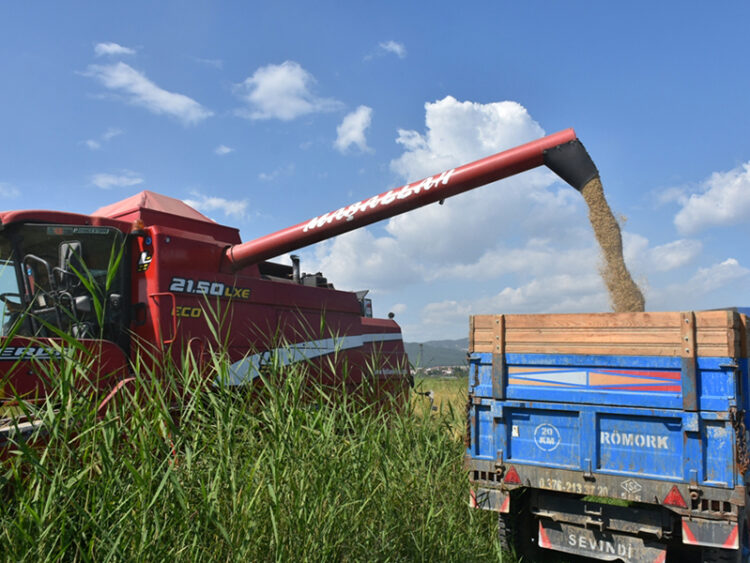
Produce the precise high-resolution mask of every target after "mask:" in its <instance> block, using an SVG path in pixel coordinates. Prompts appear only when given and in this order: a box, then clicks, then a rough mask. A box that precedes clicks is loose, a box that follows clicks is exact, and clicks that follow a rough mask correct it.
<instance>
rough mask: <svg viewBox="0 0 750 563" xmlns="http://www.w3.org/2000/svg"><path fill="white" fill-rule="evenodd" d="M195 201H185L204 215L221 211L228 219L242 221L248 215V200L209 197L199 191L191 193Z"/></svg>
mask: <svg viewBox="0 0 750 563" xmlns="http://www.w3.org/2000/svg"><path fill="white" fill-rule="evenodd" d="M190 195H192V196H193V198H195V199H192V198H191V199H184V200H183V201H184V202H185V203H186V204H188V205H189V206H190V207H192V208H194V209H197V210H198V211H201V212H203V213H211V212H213V211H221V212H222V213H223V214H224V215H226V216H227V217H234V218H238V219H242V218H244V217H245V214H246V213H247V200H245V199H242V200H231V199H225V198H223V197H216V196H207V195H205V194H202V193H200V192H198V191H192V192H190Z"/></svg>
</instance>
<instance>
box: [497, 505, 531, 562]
mask: <svg viewBox="0 0 750 563" xmlns="http://www.w3.org/2000/svg"><path fill="white" fill-rule="evenodd" d="M519 492H521V491H519ZM524 492H525V491H523V492H521V494H519V495H517V496H516V495H514V496H513V497H512V498H511V503H510V506H511V511H510V512H509V513H507V514H504V513H502V512H501V513H499V514H498V519H497V540H498V543H499V544H500V548H501V549H502V550H503V551H505V552H507V553H510V554H512V555H514V556H516V557H520V556H524V557H525V560H526V561H535V559H534V554H535V553H536V551H537V549H536V534H535V533H534V532H535V531H536V530H535V529H534V528H533V525H532V524H533V518H532V517H531V512H530V511H529V505H528V495H527V494H523V493H524Z"/></svg>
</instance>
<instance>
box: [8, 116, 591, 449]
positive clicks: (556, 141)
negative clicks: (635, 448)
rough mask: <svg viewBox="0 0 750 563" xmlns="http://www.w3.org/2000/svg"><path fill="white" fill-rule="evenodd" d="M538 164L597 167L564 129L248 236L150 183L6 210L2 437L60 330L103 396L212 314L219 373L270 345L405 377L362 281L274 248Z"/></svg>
mask: <svg viewBox="0 0 750 563" xmlns="http://www.w3.org/2000/svg"><path fill="white" fill-rule="evenodd" d="M542 164H546V165H547V166H548V167H550V168H551V169H552V170H554V171H555V172H557V173H558V174H559V175H560V176H561V177H562V178H563V179H564V180H566V181H567V182H568V183H570V184H571V185H572V186H573V187H575V188H576V189H580V188H581V187H582V186H583V185H584V184H585V183H586V182H587V181H588V180H590V179H591V178H593V177H594V176H595V175H597V174H598V172H597V170H596V168H595V166H594V164H593V162H592V161H591V159H590V158H589V157H588V154H587V153H586V151H585V149H584V148H583V146H582V145H581V143H580V142H579V141H578V140H577V138H576V135H575V132H574V131H573V130H572V129H567V130H565V131H561V132H559V133H555V134H553V135H549V136H547V137H544V138H542V139H539V140H537V141H533V142H531V143H527V144H525V145H522V146H519V147H516V148H513V149H510V150H507V151H504V152H501V153H498V154H496V155H494V156H490V157H487V158H484V159H482V160H478V161H476V162H472V163H470V164H466V165H464V166H461V167H459V168H454V169H451V170H447V171H445V172H442V173H441V174H439V175H437V176H432V177H429V178H425V179H423V180H421V181H419V182H413V183H409V184H406V185H404V186H401V187H399V188H396V189H392V190H389V191H387V192H385V193H382V194H380V195H377V196H374V197H372V198H370V199H367V200H363V201H359V202H356V203H353V204H351V205H349V206H346V207H342V208H340V209H338V210H336V211H332V212H330V213H326V214H324V215H321V216H317V217H314V218H313V219H311V220H309V221H305V222H302V223H299V224H298V225H295V226H293V227H289V228H286V229H283V230H281V231H278V232H276V233H273V234H270V235H267V236H264V237H261V238H259V239H256V240H253V241H250V242H246V243H241V241H240V239H239V233H238V231H237V229H234V228H231V227H227V226H223V225H219V224H217V223H215V222H214V221H212V220H210V219H208V218H207V217H205V216H203V215H201V214H200V213H198V212H197V211H195V210H194V209H192V208H190V207H188V206H187V205H185V204H184V203H182V202H181V201H179V200H175V199H172V198H169V197H165V196H162V195H158V194H155V193H152V192H147V191H146V192H141V193H140V194H137V195H135V196H133V197H131V198H129V199H126V200H124V201H121V202H119V203H116V204H113V205H110V206H108V207H105V208H102V209H99V210H98V211H96V212H95V213H94V214H92V215H90V216H89V215H78V214H73V213H63V212H56V211H9V212H4V213H0V221H1V225H0V301H2V303H3V313H2V324H3V330H2V346H1V347H0V446H1V444H2V442H3V440H4V438H3V434H2V430H1V428H2V427H3V426H4V423H3V421H2V418H3V416H4V411H3V408H4V407H3V404H4V403H5V404H6V406H7V403H8V402H11V401H14V400H16V399H17V398H18V397H21V398H25V399H29V400H31V399H37V400H38V399H43V397H44V393H45V386H44V383H43V378H40V377H39V376H38V375H37V374H38V373H39V363H40V362H45V361H49V360H50V358H51V357H52V356H54V355H56V354H57V353H58V352H55V351H54V350H55V346H54V344H55V343H57V348H58V349H59V346H60V343H61V342H62V339H61V338H60V333H65V334H68V335H72V336H73V337H75V339H76V340H77V341H79V342H80V343H81V345H82V346H83V347H84V348H86V349H88V350H90V351H91V352H93V357H94V358H95V361H94V362H93V364H92V365H91V371H92V374H94V375H96V377H97V379H98V380H99V382H100V386H101V388H102V390H103V392H104V394H105V395H106V393H107V392H108V391H109V390H111V389H114V388H116V387H117V384H118V381H119V380H122V378H125V377H127V376H128V375H129V374H130V373H131V372H132V371H133V369H134V367H133V366H134V365H135V362H134V360H135V358H136V357H137V356H138V355H139V354H140V352H141V351H142V350H143V347H144V346H145V347H146V348H147V349H148V352H149V353H148V354H147V355H145V356H144V355H141V356H140V359H139V361H141V362H142V361H143V358H144V357H147V358H150V361H151V362H152V363H153V364H155V365H158V363H159V361H160V358H163V357H164V355H165V354H172V355H173V357H174V358H175V359H177V360H179V358H180V357H181V354H182V352H184V351H185V350H186V349H188V348H189V349H190V350H191V351H192V352H193V353H194V355H195V357H197V358H204V359H205V358H206V356H207V355H208V354H210V352H211V350H212V347H213V346H216V345H217V342H215V336H214V334H213V333H212V332H211V331H210V330H209V323H210V322H214V323H216V322H218V321H217V320H216V319H213V318H212V317H213V316H214V315H217V316H219V317H221V318H222V319H223V321H222V322H223V324H222V326H221V329H222V330H221V333H222V334H223V335H225V336H226V340H225V342H226V346H227V348H228V353H229V358H230V363H231V366H230V369H229V372H228V375H226V376H224V377H225V380H224V381H223V383H224V384H227V385H241V384H246V383H248V382H250V381H252V380H253V379H254V378H255V377H256V376H258V374H259V373H261V372H262V370H263V366H264V363H265V362H267V361H268V359H269V358H270V357H271V354H270V352H273V351H276V352H277V354H276V361H277V362H279V361H281V362H283V363H294V362H300V361H305V362H309V365H310V366H311V367H312V368H313V369H314V370H316V371H317V372H318V373H319V375H320V377H321V379H322V380H323V381H324V382H327V383H338V384H340V383H343V384H345V385H346V386H347V387H349V388H352V389H353V388H357V387H358V386H359V385H361V384H362V383H363V382H369V383H370V384H373V385H374V386H375V387H377V388H378V389H380V390H381V392H382V391H387V392H401V391H403V390H405V388H406V382H407V381H408V362H407V358H406V355H405V353H404V347H403V342H402V339H401V330H400V328H399V326H398V325H397V324H396V323H395V322H394V321H393V320H392V319H375V318H372V314H371V307H370V303H369V300H368V299H365V297H364V295H365V293H366V292H357V293H352V292H348V291H339V290H336V289H334V288H333V286H332V285H331V284H329V283H328V281H327V280H326V278H324V277H323V276H322V275H321V274H320V273H318V274H313V275H309V274H301V273H300V270H299V262H298V261H297V260H294V264H293V266H287V265H282V264H277V263H273V262H268V261H266V260H268V259H269V258H273V257H275V256H279V255H281V254H283V253H285V252H289V251H292V250H295V249H299V248H302V247H305V246H307V245H310V244H312V243H315V242H318V241H321V240H324V239H328V238H331V237H334V236H336V235H339V234H341V233H344V232H347V231H350V230H353V229H357V228H359V227H362V226H365V225H368V224H370V223H374V222H376V221H380V220H382V219H386V218H388V217H393V216H395V215H398V214H401V213H404V212H406V211H409V210H411V209H415V208H417V207H421V206H424V205H428V204H430V203H433V202H436V201H442V200H444V199H446V198H448V197H451V196H454V195H457V194H459V193H462V192H465V191H467V190H470V189H473V188H476V187H478V186H482V185H484V184H489V183H491V182H494V181H496V180H499V179H501V178H505V177H508V176H511V175H513V174H518V173H519V172H523V171H525V170H529V169H531V168H535V167H537V166H540V165H542ZM120 252H121V254H119V253H120ZM118 256H121V259H120V260H119V261H118V260H117V258H118ZM83 273H85V275H83ZM50 345H52V346H50ZM344 364H345V365H346V366H347V369H346V370H342V372H339V371H338V370H337V369H336V368H337V366H342V365H344ZM341 373H346V375H345V377H346V380H345V381H341V379H340V378H341V377H342V376H341ZM213 377H215V375H214V376H213Z"/></svg>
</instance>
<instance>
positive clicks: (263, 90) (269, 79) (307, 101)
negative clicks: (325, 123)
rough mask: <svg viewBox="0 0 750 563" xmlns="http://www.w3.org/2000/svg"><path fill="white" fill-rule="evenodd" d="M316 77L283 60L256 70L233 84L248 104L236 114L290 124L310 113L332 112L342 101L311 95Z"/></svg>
mask: <svg viewBox="0 0 750 563" xmlns="http://www.w3.org/2000/svg"><path fill="white" fill-rule="evenodd" d="M314 85H315V78H314V77H313V75H312V74H310V73H309V72H307V71H306V70H305V69H304V68H302V66H300V64H299V63H297V62H294V61H284V62H283V63H281V64H280V65H274V64H270V65H267V66H264V67H260V68H259V69H257V70H256V71H255V72H254V73H253V75H252V76H250V77H248V78H246V79H245V80H244V81H243V82H242V83H240V84H238V85H236V87H235V92H236V94H237V95H238V96H239V97H240V98H241V99H243V100H244V101H245V102H246V103H247V106H248V107H247V108H243V109H241V110H239V111H238V113H239V115H241V116H243V117H247V118H249V119H280V120H282V121H291V120H292V119H295V118H297V117H301V116H303V115H308V114H311V113H319V112H326V111H335V110H337V109H339V108H340V107H341V102H338V101H336V100H334V99H331V98H321V97H318V96H316V95H315V94H314V93H313V92H312V88H313V86H314Z"/></svg>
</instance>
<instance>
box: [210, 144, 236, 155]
mask: <svg viewBox="0 0 750 563" xmlns="http://www.w3.org/2000/svg"><path fill="white" fill-rule="evenodd" d="M230 152H234V149H233V148H231V147H228V146H226V145H219V146H218V147H216V148H215V149H214V153H215V154H218V155H219V156H224V155H225V154H229V153H230Z"/></svg>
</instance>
